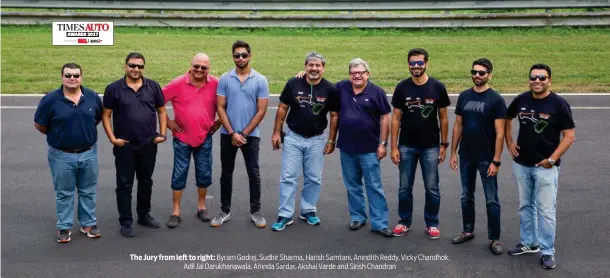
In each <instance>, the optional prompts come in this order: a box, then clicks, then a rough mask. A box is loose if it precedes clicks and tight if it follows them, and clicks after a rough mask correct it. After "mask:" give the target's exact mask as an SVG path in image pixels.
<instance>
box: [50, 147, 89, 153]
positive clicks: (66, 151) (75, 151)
mask: <svg viewBox="0 0 610 278" xmlns="http://www.w3.org/2000/svg"><path fill="white" fill-rule="evenodd" d="M90 149H91V147H88V148H84V149H59V148H58V150H60V151H62V152H65V153H84V152H86V151H88V150H90Z"/></svg>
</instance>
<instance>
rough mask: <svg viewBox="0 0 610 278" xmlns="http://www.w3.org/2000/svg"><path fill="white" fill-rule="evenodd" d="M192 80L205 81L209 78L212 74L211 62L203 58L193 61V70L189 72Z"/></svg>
mask: <svg viewBox="0 0 610 278" xmlns="http://www.w3.org/2000/svg"><path fill="white" fill-rule="evenodd" d="M189 72H190V75H191V79H194V80H196V81H203V80H205V79H206V78H207V77H208V73H209V72H210V60H209V59H203V58H195V59H193V61H191V68H190V70H189Z"/></svg>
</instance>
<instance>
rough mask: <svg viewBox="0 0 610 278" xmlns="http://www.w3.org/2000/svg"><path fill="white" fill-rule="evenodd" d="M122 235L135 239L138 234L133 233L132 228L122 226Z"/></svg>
mask: <svg viewBox="0 0 610 278" xmlns="http://www.w3.org/2000/svg"><path fill="white" fill-rule="evenodd" d="M121 235H123V236H124V237H134V236H136V232H134V231H133V228H132V227H131V226H121Z"/></svg>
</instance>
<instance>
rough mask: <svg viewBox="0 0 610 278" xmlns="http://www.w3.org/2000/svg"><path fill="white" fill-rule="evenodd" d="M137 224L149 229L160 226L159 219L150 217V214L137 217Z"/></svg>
mask: <svg viewBox="0 0 610 278" xmlns="http://www.w3.org/2000/svg"><path fill="white" fill-rule="evenodd" d="M138 224H140V225H142V226H145V227H148V228H151V229H159V228H161V223H159V221H157V220H155V219H154V218H152V216H150V214H148V215H146V216H144V217H142V218H140V219H138Z"/></svg>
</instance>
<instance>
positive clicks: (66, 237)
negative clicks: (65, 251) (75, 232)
mask: <svg viewBox="0 0 610 278" xmlns="http://www.w3.org/2000/svg"><path fill="white" fill-rule="evenodd" d="M70 235H72V231H70V230H69V229H65V230H59V231H57V242H59V243H66V242H70V240H72V238H70Z"/></svg>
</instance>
